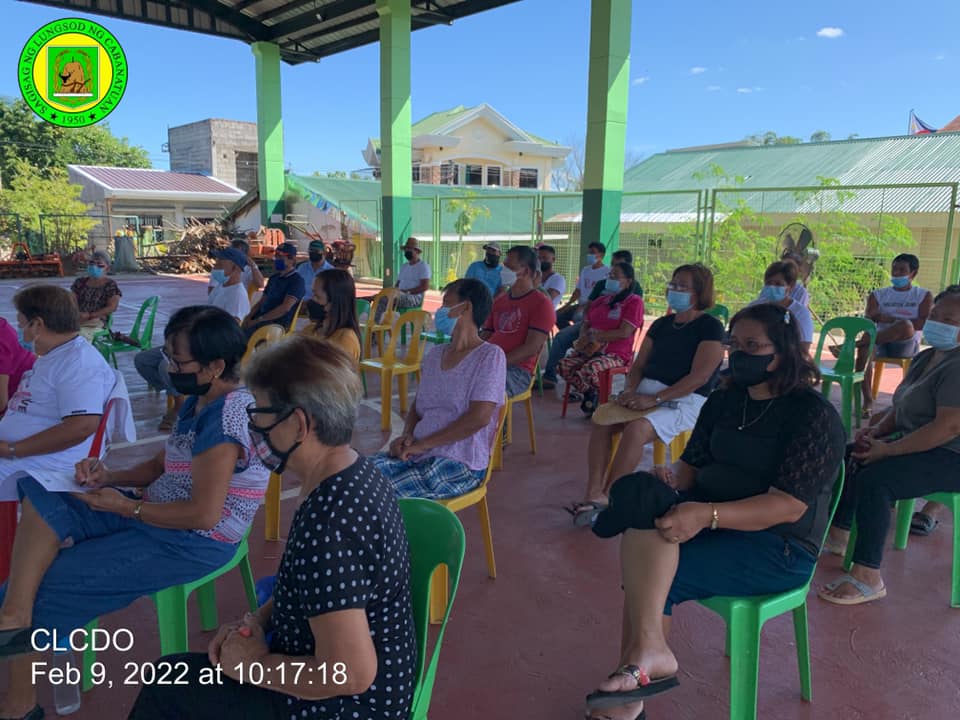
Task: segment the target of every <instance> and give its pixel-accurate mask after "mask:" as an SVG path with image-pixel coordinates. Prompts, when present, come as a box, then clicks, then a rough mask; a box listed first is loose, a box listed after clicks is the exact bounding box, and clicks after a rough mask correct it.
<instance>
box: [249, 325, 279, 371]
mask: <svg viewBox="0 0 960 720" xmlns="http://www.w3.org/2000/svg"><path fill="white" fill-rule="evenodd" d="M283 336H284V332H283V326H282V325H277V324H274V323H271V324H270V325H264V326H263V327H262V328H257V330H256V332H254V333H253V335H251V336H250V339H249V340H247V351H246V352H245V353H243V357H242V358H241V359H240V366H241V367H243V366H244V365H246V364H247V360H249V359H250V358H251V357H252V356H253V354H254V353H255V352H257V350H259V349H260V348H262V347H267V346H268V345H273V344H274V343H275V342H278V341H280V340H282V339H283Z"/></svg>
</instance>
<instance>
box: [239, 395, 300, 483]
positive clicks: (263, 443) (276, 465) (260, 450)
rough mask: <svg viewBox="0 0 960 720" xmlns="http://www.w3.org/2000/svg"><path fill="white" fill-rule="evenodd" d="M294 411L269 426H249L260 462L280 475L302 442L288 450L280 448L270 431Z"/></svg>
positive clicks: (296, 443)
mask: <svg viewBox="0 0 960 720" xmlns="http://www.w3.org/2000/svg"><path fill="white" fill-rule="evenodd" d="M292 413H293V411H292V410H291V411H290V412H289V413H287V414H286V415H284V416H283V417H282V418H280V419H279V420H277V422H275V423H274V424H273V425H271V426H270V427H269V428H258V427H256V426H254V425H248V426H247V428H248V430H249V431H250V439H251V440H252V441H253V448H254V452H256V453H257V457H259V458H260V462H261V463H263V465H264V467H266V468H267V470H270V471H271V472H275V473H277V474H278V475H279V474H282V473H283V471H284V470H285V469H286V467H287V461H288V460H289V459H290V456H291V455H293V453H294V451H295V450H296V449H297V448H298V447H300V444H301V442H300V440H297V441H296V442H295V443H294V444H293V445H291V446H290V447H289V448H288V449H287V450H278V449H277V448H276V446H275V445H274V444H273V443H272V442H270V431H271V430H273V428H275V427H276V426H277V425H279V424H280V423H282V422H283V421H284V420H286V419H287V418H288V417H290V415H291V414H292Z"/></svg>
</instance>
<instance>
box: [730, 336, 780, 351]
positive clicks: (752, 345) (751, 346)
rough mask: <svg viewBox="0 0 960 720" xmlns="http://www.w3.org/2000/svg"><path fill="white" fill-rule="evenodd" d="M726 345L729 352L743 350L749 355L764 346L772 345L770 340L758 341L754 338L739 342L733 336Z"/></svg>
mask: <svg viewBox="0 0 960 720" xmlns="http://www.w3.org/2000/svg"><path fill="white" fill-rule="evenodd" d="M726 345H727V347H729V348H730V352H738V351H741V350H742V351H744V352H747V353H749V354H750V355H756V354H757V352H758V351H759V350H761V349H762V348H765V347H774V344H773V343H772V342H765V343H758V342H756V341H755V340H747V341H746V342H745V343H743V344H741V343H740V342H739V341H738V340H736V339H735V338H730V340H728V341H727V343H726Z"/></svg>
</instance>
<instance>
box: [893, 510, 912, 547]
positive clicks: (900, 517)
mask: <svg viewBox="0 0 960 720" xmlns="http://www.w3.org/2000/svg"><path fill="white" fill-rule="evenodd" d="M913 506H914V500H898V501H897V525H896V531H895V532H894V534H893V546H894V547H895V548H896V549H897V550H906V549H907V540H909V539H910V521H911V520H913Z"/></svg>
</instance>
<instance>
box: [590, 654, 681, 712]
mask: <svg viewBox="0 0 960 720" xmlns="http://www.w3.org/2000/svg"><path fill="white" fill-rule="evenodd" d="M617 675H628V676H629V677H632V678H633V679H634V680H636V681H637V687H636V689H634V690H618V691H608V690H597V691H596V692H592V693H590V694H589V695H587V708H589V709H590V710H595V709H596V710H602V709H604V708H609V707H619V706H620V705H627V704H629V703H632V702H635V701H637V700H644V699H646V698H648V697H652V696H653V695H659V694H660V693H662V692H666V691H667V690H672V689H673V688H675V687H677V685H679V684H680V680H679V679H678V678H677V676H676V675H668V676H667V677H662V678H657V679H656V680H651V679H650V676H649V675H647V673H646V671H645V670H644V669H643V668H640V667H637V666H636V665H623V666H621V667H619V668H617V670H616V671H615V672H613V673H611V674H610V677H616V676H617Z"/></svg>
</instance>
